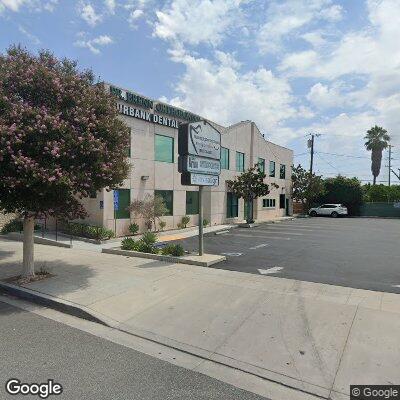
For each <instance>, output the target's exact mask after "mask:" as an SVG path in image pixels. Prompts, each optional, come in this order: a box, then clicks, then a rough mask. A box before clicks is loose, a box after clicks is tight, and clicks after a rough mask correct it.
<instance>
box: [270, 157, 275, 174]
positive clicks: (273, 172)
mask: <svg viewBox="0 0 400 400" xmlns="http://www.w3.org/2000/svg"><path fill="white" fill-rule="evenodd" d="M269 176H270V177H271V178H274V177H275V161H270V162H269Z"/></svg>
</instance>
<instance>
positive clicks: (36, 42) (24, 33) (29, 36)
mask: <svg viewBox="0 0 400 400" xmlns="http://www.w3.org/2000/svg"><path fill="white" fill-rule="evenodd" d="M18 30H19V31H20V32H21V33H22V34H23V35H25V36H26V37H27V38H28V39H29V40H30V41H31V42H32V43H33V44H35V45H39V44H40V43H41V42H40V40H39V38H38V37H37V36H35V35H33V34H32V33H30V32H28V31H27V30H26V29H25V28H24V27H23V26H21V25H19V26H18Z"/></svg>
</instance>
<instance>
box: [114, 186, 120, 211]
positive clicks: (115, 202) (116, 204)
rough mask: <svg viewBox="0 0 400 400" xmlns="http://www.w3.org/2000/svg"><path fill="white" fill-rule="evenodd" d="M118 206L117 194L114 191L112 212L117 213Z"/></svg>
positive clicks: (116, 191)
mask: <svg viewBox="0 0 400 400" xmlns="http://www.w3.org/2000/svg"><path fill="white" fill-rule="evenodd" d="M118 204H119V192H118V190H114V210H115V211H118Z"/></svg>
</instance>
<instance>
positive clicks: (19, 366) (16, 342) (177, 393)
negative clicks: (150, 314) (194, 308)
mask: <svg viewBox="0 0 400 400" xmlns="http://www.w3.org/2000/svg"><path fill="white" fill-rule="evenodd" d="M0 355H1V362H0V377H1V380H2V382H0V399H10V400H13V399H20V398H21V399H31V398H34V399H39V397H38V396H22V395H17V396H11V395H8V394H7V393H6V392H5V383H6V381H7V380H8V379H10V378H18V379H19V380H20V381H21V382H23V383H33V382H35V383H42V382H46V381H47V380H48V379H53V380H54V381H55V382H56V383H59V384H61V385H62V387H63V393H62V394H61V395H58V396H55V395H53V396H50V397H49V399H51V398H53V399H68V400H82V399H85V400H90V399H93V400H102V399H107V400H110V399H115V400H131V399H140V400H146V399H149V400H150V399H151V400H155V399H160V400H165V399H182V400H183V399H184V400H188V399H218V400H220V399H227V400H228V399H229V400H233V399H238V400H261V399H264V398H263V397H260V396H257V395H255V394H252V393H250V392H246V391H244V390H241V389H238V388H236V387H234V386H231V385H228V384H225V383H223V382H221V381H218V380H216V379H213V378H210V377H208V376H205V375H202V374H200V373H196V372H193V371H190V370H187V369H184V368H181V367H177V366H175V365H172V364H169V363H167V362H165V361H162V360H159V359H156V358H153V357H150V356H148V355H145V354H142V353H140V352H137V351H135V350H132V349H130V348H126V347H124V346H121V345H118V344H115V343H112V342H109V341H107V340H104V339H101V338H99V337H96V336H93V335H91V334H88V333H86V332H83V331H80V330H78V329H75V328H72V327H70V326H67V325H65V324H62V323H59V322H56V321H53V320H50V319H48V318H44V317H42V316H39V315H37V314H34V313H31V312H27V311H24V310H22V309H19V308H16V307H13V306H10V305H8V304H6V303H3V302H1V297H0Z"/></svg>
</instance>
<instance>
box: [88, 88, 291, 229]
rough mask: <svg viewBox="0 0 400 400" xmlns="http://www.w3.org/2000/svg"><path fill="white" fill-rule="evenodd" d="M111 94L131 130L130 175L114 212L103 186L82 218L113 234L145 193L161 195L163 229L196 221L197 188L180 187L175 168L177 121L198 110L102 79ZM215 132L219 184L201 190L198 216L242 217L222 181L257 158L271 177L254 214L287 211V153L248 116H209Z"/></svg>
mask: <svg viewBox="0 0 400 400" xmlns="http://www.w3.org/2000/svg"><path fill="white" fill-rule="evenodd" d="M105 88H106V90H107V91H109V92H110V93H112V94H114V95H115V96H116V106H117V108H118V111H119V112H120V114H121V119H122V120H123V121H124V122H125V123H126V125H128V126H129V127H130V129H131V143H130V148H129V149H127V155H128V156H129V157H130V163H131V166H132V168H131V172H130V176H129V177H128V178H127V179H126V180H125V181H124V185H123V187H122V188H120V189H118V211H114V196H113V192H112V191H111V192H107V191H106V190H103V191H102V192H99V193H97V194H96V196H93V198H90V199H85V200H84V205H85V207H86V209H87V211H88V213H89V216H88V217H87V219H86V222H88V223H90V224H94V225H100V226H104V227H106V228H109V229H112V230H116V234H117V236H121V235H124V234H126V233H127V232H128V230H127V229H128V226H129V224H130V223H131V222H137V223H138V224H139V226H140V228H141V230H143V229H144V221H139V220H137V219H136V218H135V216H134V215H131V214H130V212H129V211H128V210H127V209H126V208H127V207H128V205H129V204H130V202H131V201H132V200H134V199H142V198H144V196H145V195H146V194H150V195H154V194H156V195H159V196H162V197H163V199H164V200H165V203H166V205H167V208H168V215H165V216H164V217H163V220H164V221H165V222H166V229H173V228H176V227H177V225H178V223H179V222H180V221H181V219H182V217H183V216H185V215H188V216H190V223H189V226H190V225H197V224H198V222H199V221H198V188H197V187H195V186H182V185H181V176H180V173H179V172H178V126H179V123H181V122H193V121H196V120H199V119H200V117H199V116H198V115H195V114H192V113H190V112H188V111H185V110H181V109H178V108H175V107H172V106H170V105H167V104H164V103H162V102H159V101H154V100H151V99H148V98H146V97H143V96H141V95H139V94H137V93H134V92H130V91H128V90H125V89H121V88H117V87H115V86H113V85H110V84H105ZM210 123H212V124H213V125H214V126H215V127H216V129H218V130H219V131H220V132H221V145H222V151H221V167H222V171H221V175H220V181H219V186H216V187H206V188H205V189H204V192H203V193H204V194H203V201H204V218H205V219H206V220H207V221H209V223H211V224H212V225H217V224H223V223H231V222H235V221H243V219H244V218H245V215H246V214H245V213H246V210H245V204H244V201H243V200H242V199H237V198H236V197H235V196H234V195H233V194H232V193H230V192H229V190H228V188H227V184H226V181H227V180H230V179H233V178H234V177H235V176H237V175H240V174H241V172H243V171H244V170H246V169H247V168H249V167H250V166H253V165H255V164H256V163H259V165H260V166H261V168H263V169H264V170H265V173H266V175H267V178H266V182H267V183H269V184H271V183H273V182H275V183H276V184H277V185H278V186H279V188H278V189H277V188H274V187H270V190H271V192H270V194H269V195H268V196H267V197H265V198H258V199H256V200H255V201H254V205H253V209H254V211H253V212H254V218H255V219H256V220H258V221H263V220H268V219H273V218H276V217H281V216H285V215H291V214H292V197H291V166H292V164H293V152H292V150H289V149H287V148H284V147H282V146H278V145H276V144H273V143H271V142H269V141H268V140H266V139H265V138H264V135H263V134H262V133H261V132H260V130H259V129H258V128H257V126H256V124H255V123H254V122H252V121H241V122H238V123H236V124H234V125H231V126H228V127H223V126H220V125H218V124H216V123H214V122H212V121H210Z"/></svg>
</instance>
